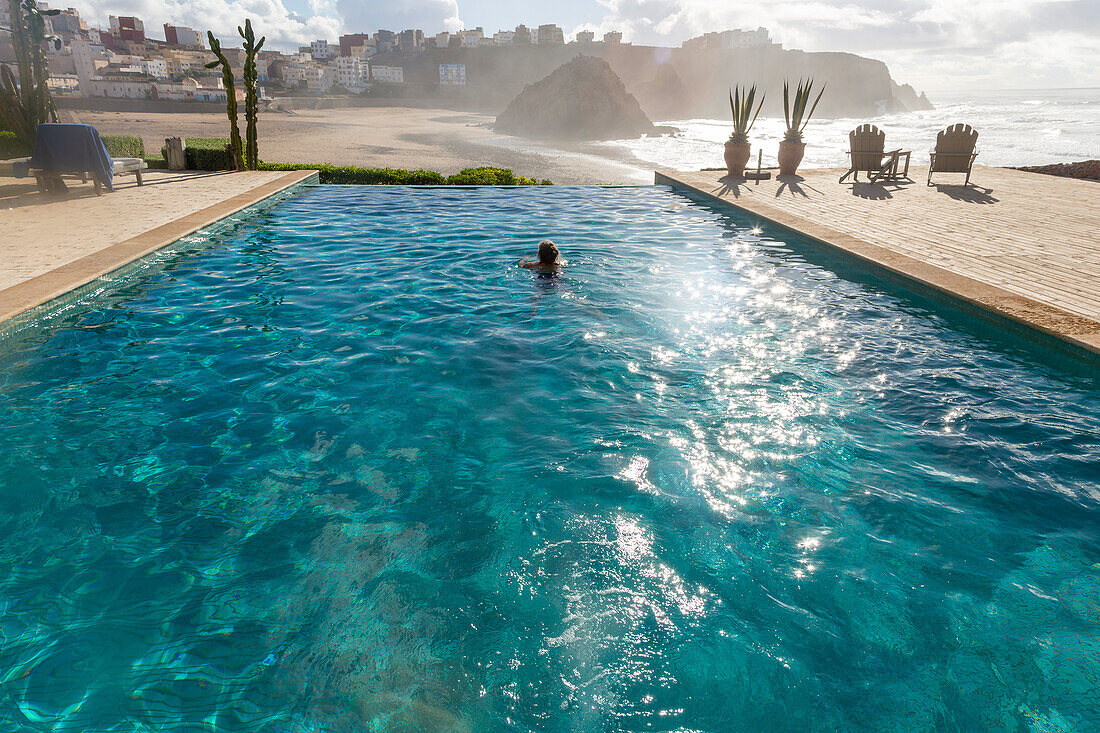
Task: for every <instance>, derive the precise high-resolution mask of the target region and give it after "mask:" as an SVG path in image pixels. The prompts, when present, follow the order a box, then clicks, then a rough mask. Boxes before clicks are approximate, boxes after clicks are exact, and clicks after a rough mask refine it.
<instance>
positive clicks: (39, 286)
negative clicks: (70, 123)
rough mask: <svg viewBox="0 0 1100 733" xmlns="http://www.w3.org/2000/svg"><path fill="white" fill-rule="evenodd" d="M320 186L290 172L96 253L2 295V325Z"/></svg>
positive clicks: (310, 174)
mask: <svg viewBox="0 0 1100 733" xmlns="http://www.w3.org/2000/svg"><path fill="white" fill-rule="evenodd" d="M311 179H312V181H313V182H316V179H317V171H312V170H303V171H291V172H289V173H287V174H286V175H284V176H280V177H279V178H277V179H275V180H273V181H269V182H267V183H263V184H260V185H259V186H256V187H255V188H252V189H249V190H248V191H245V192H244V193H240V194H237V195H235V196H232V197H230V198H227V199H225V200H223V201H219V202H218V203H216V204H212V205H210V206H207V207H206V208H203V209H200V210H198V211H195V212H192V213H190V214H187V215H185V216H182V217H180V218H179V219H175V220H173V221H170V222H168V223H167V224H162V225H160V226H158V227H154V228H153V229H150V230H148V231H145V232H142V233H141V234H138V235H136V236H133V237H130V238H128V239H125V240H123V241H121V242H116V243H115V244H112V245H110V246H109V247H105V248H103V249H101V250H99V251H97V252H92V253H90V254H87V255H85V256H83V257H80V258H78V259H76V260H73V261H71V262H67V263H65V264H63V265H61V266H59V267H56V268H54V269H53V270H50V271H49V272H44V273H42V274H41V275H37V276H35V277H32V278H30V279H29V280H24V281H23V282H20V283H17V284H15V285H12V286H11V287H8V288H5V289H3V290H0V324H3V323H5V322H7V321H10V320H12V319H13V318H15V317H16V316H19V315H22V314H24V313H26V312H28V311H30V310H32V309H34V308H37V307H39V306H42V305H45V304H46V303H49V302H51V301H53V300H55V299H57V298H60V297H62V296H64V295H65V294H66V293H69V292H71V291H73V290H75V289H77V288H79V287H81V286H83V285H86V284H88V283H90V282H92V281H94V280H96V279H97V278H101V277H103V276H105V275H108V274H110V273H111V272H113V271H115V270H117V269H119V268H121V267H124V266H125V265H127V264H129V263H131V262H133V261H135V260H138V259H140V258H142V257H145V256H147V255H149V254H152V253H153V252H156V251H157V250H160V249H163V248H165V247H167V246H168V245H170V244H173V243H174V242H177V241H179V240H180V239H181V238H183V237H186V236H187V235H189V234H193V233H195V232H197V231H199V230H200V229H204V228H206V227H208V226H210V225H212V224H216V223H217V222H219V221H221V220H222V219H225V218H227V217H230V216H232V215H233V214H236V213H238V212H240V211H242V210H244V209H247V208H248V207H250V206H254V205H256V204H258V203H260V202H261V201H263V200H265V199H267V198H270V197H272V196H274V195H276V194H278V193H281V192H283V191H286V190H287V189H289V188H293V187H295V186H298V185H301V184H303V183H309V182H311Z"/></svg>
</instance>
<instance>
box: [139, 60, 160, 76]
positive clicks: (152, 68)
mask: <svg viewBox="0 0 1100 733" xmlns="http://www.w3.org/2000/svg"><path fill="white" fill-rule="evenodd" d="M137 65H138V68H139V69H140V70H141V71H142V72H144V73H146V74H148V75H149V76H154V77H156V78H157V79H167V78H168V62H167V61H165V60H164V59H160V58H149V59H140V60H139V61H138V63H137Z"/></svg>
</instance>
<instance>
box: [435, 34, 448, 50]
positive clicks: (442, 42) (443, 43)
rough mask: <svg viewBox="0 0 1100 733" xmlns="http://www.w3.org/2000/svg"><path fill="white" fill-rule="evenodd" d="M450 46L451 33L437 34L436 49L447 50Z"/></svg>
mask: <svg viewBox="0 0 1100 733" xmlns="http://www.w3.org/2000/svg"><path fill="white" fill-rule="evenodd" d="M450 45H451V34H450V33H448V32H447V31H443V32H442V33H436V34H435V47H436V48H447V47H448V46H450Z"/></svg>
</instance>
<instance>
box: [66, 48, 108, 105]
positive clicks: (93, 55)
mask: <svg viewBox="0 0 1100 733" xmlns="http://www.w3.org/2000/svg"><path fill="white" fill-rule="evenodd" d="M70 48H72V51H73V66H74V67H75V68H76V78H77V80H78V82H79V84H80V95H81V96H82V97H92V96H100V97H102V96H103V95H102V94H99V95H95V94H92V93H91V92H90V86H89V84H90V82H91V81H92V79H94V78H95V76H96V73H97V72H98V71H99V69H101V68H102V67H104V66H106V65H107V63H108V62H107V52H106V50H105V49H104V48H103V46H100V45H99V44H96V43H92V42H91V41H89V40H88V39H85V38H81V37H79V36H77V37H75V38H73V40H72V42H71V44H70Z"/></svg>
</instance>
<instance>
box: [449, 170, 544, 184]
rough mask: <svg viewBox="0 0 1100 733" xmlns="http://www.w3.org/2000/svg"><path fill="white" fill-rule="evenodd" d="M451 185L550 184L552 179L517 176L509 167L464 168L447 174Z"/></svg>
mask: <svg viewBox="0 0 1100 733" xmlns="http://www.w3.org/2000/svg"><path fill="white" fill-rule="evenodd" d="M447 184H448V185H450V186H539V185H542V186H549V185H551V183H550V181H548V180H546V179H543V180H542V181H541V183H540V182H539V181H537V180H535V179H534V178H525V177H523V176H517V175H515V174H514V173H512V171H510V170H508V169H507V168H489V167H486V166H482V167H481V168H464V169H463V170H461V171H459V172H458V173H455V174H454V175H453V176H447Z"/></svg>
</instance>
